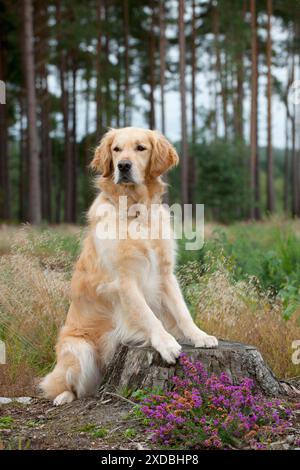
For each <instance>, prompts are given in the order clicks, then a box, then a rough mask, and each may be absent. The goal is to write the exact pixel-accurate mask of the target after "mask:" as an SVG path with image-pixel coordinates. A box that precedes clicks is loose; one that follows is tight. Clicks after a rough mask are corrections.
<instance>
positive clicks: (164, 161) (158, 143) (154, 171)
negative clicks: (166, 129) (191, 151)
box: [150, 131, 179, 178]
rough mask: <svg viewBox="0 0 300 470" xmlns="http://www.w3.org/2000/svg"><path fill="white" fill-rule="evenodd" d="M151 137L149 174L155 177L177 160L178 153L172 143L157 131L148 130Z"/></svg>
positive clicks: (176, 162) (173, 164) (175, 163)
mask: <svg viewBox="0 0 300 470" xmlns="http://www.w3.org/2000/svg"><path fill="white" fill-rule="evenodd" d="M150 132H151V137H152V139H151V140H152V155H151V162H150V176H151V177H153V178H157V177H158V176H160V175H162V174H163V173H165V172H166V171H167V170H169V169H170V168H172V167H173V166H176V165H177V164H178V162H179V157H178V153H177V152H176V150H175V148H174V147H173V145H171V144H170V142H169V141H168V140H167V139H166V137H164V136H163V135H162V134H161V133H160V132H158V131H150Z"/></svg>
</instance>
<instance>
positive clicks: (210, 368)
mask: <svg viewBox="0 0 300 470" xmlns="http://www.w3.org/2000/svg"><path fill="white" fill-rule="evenodd" d="M182 351H183V352H185V353H186V354H187V355H188V356H189V357H190V358H191V359H192V360H199V361H201V362H202V364H203V365H204V367H205V369H206V370H207V372H208V373H209V374H212V373H215V374H220V373H221V372H226V373H227V374H228V375H229V376H230V377H231V379H232V381H233V383H234V384H238V383H239V382H240V381H241V379H242V378H244V377H250V378H251V379H253V380H254V383H255V386H256V389H257V390H258V391H261V392H263V393H264V394H266V395H273V396H277V395H282V394H285V395H295V394H299V393H300V391H299V389H297V387H296V386H293V385H292V384H289V383H288V382H286V381H281V380H279V379H277V378H276V377H275V375H274V374H273V372H272V371H271V369H270V368H269V367H268V366H267V364H266V363H265V362H264V360H263V358H262V356H261V354H260V352H259V351H258V350H257V349H256V348H255V347H254V346H248V345H245V344H241V343H235V342H234V343H233V342H229V341H220V342H219V346H218V347H217V348H211V349H206V348H194V347H192V346H188V345H182ZM179 370H180V366H179V363H178V361H177V362H176V364H174V365H169V364H166V363H165V362H164V361H163V359H162V358H161V356H160V355H159V353H158V352H157V351H155V350H154V349H152V348H151V347H133V346H120V348H119V349H118V350H117V352H116V354H115V356H114V358H113V360H112V362H111V364H110V365H109V367H108V369H107V371H106V374H105V378H104V390H106V391H115V392H117V391H118V390H121V389H124V388H125V389H128V390H130V391H134V390H137V389H141V388H148V389H152V388H156V387H159V388H160V389H163V390H167V389H170V387H171V386H172V382H171V381H170V380H169V379H170V378H171V377H172V376H173V375H175V374H176V373H177V372H179Z"/></svg>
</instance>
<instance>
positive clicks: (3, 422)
mask: <svg viewBox="0 0 300 470" xmlns="http://www.w3.org/2000/svg"><path fill="white" fill-rule="evenodd" d="M13 423H14V419H13V418H12V417H11V416H2V417H0V429H10V428H11V427H12V425H13Z"/></svg>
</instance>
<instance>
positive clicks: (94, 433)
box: [79, 423, 108, 439]
mask: <svg viewBox="0 0 300 470" xmlns="http://www.w3.org/2000/svg"><path fill="white" fill-rule="evenodd" d="M79 431H80V432H85V433H87V434H89V435H90V436H91V437H94V438H99V439H104V438H105V437H107V435H108V430H107V429H106V428H102V427H99V426H96V424H92V423H88V424H86V425H84V426H82V427H81V428H80V429H79Z"/></svg>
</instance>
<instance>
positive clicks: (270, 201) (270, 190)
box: [267, 0, 275, 214]
mask: <svg viewBox="0 0 300 470" xmlns="http://www.w3.org/2000/svg"><path fill="white" fill-rule="evenodd" d="M267 6H268V24H267V35H268V36H267V68H268V84H267V101H268V126H267V128H268V144H267V211H268V212H269V213H270V214H272V213H273V212H274V208H275V200H274V176H273V147H272V37H271V18H272V14H273V2H272V0H267Z"/></svg>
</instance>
